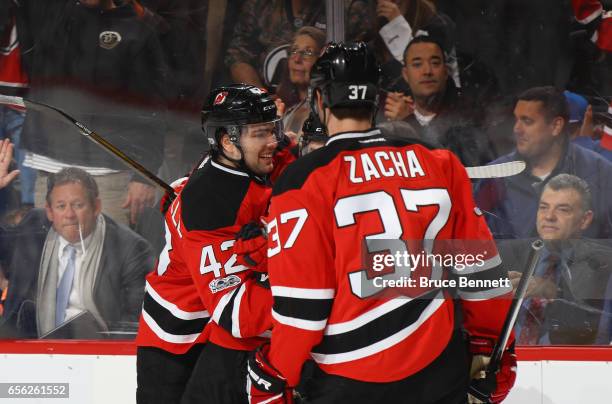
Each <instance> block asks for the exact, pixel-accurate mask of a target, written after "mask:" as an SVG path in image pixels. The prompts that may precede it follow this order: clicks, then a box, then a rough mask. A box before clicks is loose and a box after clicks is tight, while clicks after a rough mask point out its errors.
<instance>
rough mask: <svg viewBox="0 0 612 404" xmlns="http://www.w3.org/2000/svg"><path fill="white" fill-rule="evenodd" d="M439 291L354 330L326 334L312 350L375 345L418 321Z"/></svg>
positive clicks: (346, 349)
mask: <svg viewBox="0 0 612 404" xmlns="http://www.w3.org/2000/svg"><path fill="white" fill-rule="evenodd" d="M438 293H439V290H433V291H431V292H429V293H427V295H424V296H422V297H420V298H418V299H415V300H413V301H411V302H409V303H407V304H404V305H402V306H400V307H398V308H396V309H395V310H392V311H390V312H388V313H385V314H384V315H382V316H380V317H378V318H376V319H375V320H372V321H370V322H368V323H366V324H364V325H363V326H361V327H359V328H356V329H354V330H351V331H348V332H344V333H340V334H335V335H325V336H324V337H323V340H322V341H321V343H320V344H319V345H317V346H316V347H314V348H313V349H312V352H313V353H317V354H324V355H332V354H339V353H344V352H351V351H355V350H357V349H361V348H366V347H368V346H370V345H373V344H375V343H377V342H379V341H381V340H383V339H385V338H387V337H390V336H391V335H393V334H396V333H397V332H399V331H401V330H403V329H405V328H406V327H408V326H410V325H411V324H413V323H414V322H416V321H417V320H418V319H419V317H420V315H421V313H423V312H424V311H425V310H426V309H427V306H429V304H431V303H432V298H433V297H434V296H435V295H437V294H438Z"/></svg>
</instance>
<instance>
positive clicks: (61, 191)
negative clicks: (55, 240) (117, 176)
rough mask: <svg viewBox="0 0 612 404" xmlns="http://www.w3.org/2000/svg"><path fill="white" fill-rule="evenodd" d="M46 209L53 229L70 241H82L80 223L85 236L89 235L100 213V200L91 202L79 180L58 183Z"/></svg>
mask: <svg viewBox="0 0 612 404" xmlns="http://www.w3.org/2000/svg"><path fill="white" fill-rule="evenodd" d="M49 199H50V202H49V203H47V205H46V206H45V209H46V211H47V218H48V219H49V221H51V223H52V225H53V229H54V230H55V231H56V232H57V233H58V234H59V235H60V236H62V237H63V238H65V239H66V240H67V241H68V242H70V243H77V242H79V241H80V237H79V225H80V227H81V233H82V235H83V238H85V237H87V236H89V235H90V234H91V232H92V231H93V230H94V228H95V225H96V218H97V217H98V214H100V200H99V199H96V201H95V203H93V204H92V203H91V201H90V199H89V198H88V197H87V192H86V191H85V188H84V187H83V186H82V185H81V184H80V183H78V182H72V183H67V184H62V185H58V186H56V187H54V188H53V190H52V191H51V194H50V198H49Z"/></svg>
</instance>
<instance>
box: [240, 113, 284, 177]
mask: <svg viewBox="0 0 612 404" xmlns="http://www.w3.org/2000/svg"><path fill="white" fill-rule="evenodd" d="M243 131H244V132H243V133H242V135H241V136H240V147H241V148H242V153H243V156H244V162H245V164H246V165H247V167H248V168H249V169H250V170H251V171H253V172H254V173H255V174H259V175H265V174H269V173H270V172H272V170H273V169H274V163H273V160H272V158H273V156H274V151H275V150H276V146H277V145H278V138H277V131H278V126H277V125H276V124H275V123H272V122H270V123H261V124H254V125H248V126H245V128H244V129H243Z"/></svg>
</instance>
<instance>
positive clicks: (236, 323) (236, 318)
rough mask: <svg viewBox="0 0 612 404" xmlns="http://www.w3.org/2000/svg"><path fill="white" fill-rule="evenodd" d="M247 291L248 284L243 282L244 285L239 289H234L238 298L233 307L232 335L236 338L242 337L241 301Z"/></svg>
mask: <svg viewBox="0 0 612 404" xmlns="http://www.w3.org/2000/svg"><path fill="white" fill-rule="evenodd" d="M245 291H246V285H245V284H244V283H243V284H242V286H240V288H239V289H238V291H234V293H236V298H235V299H234V307H232V336H234V337H236V338H242V334H241V333H240V303H241V302H242V295H244V292H245Z"/></svg>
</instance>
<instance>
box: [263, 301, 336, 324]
mask: <svg viewBox="0 0 612 404" xmlns="http://www.w3.org/2000/svg"><path fill="white" fill-rule="evenodd" d="M333 304H334V299H301V298H293V297H283V296H274V307H273V310H274V311H275V312H276V313H278V314H280V315H282V316H285V317H293V318H299V319H302V320H309V321H321V320H325V319H327V317H328V316H329V312H330V311H331V308H332V305H333Z"/></svg>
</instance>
